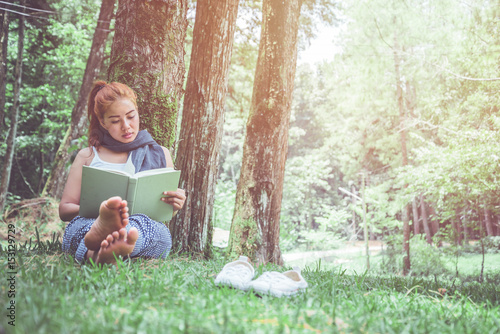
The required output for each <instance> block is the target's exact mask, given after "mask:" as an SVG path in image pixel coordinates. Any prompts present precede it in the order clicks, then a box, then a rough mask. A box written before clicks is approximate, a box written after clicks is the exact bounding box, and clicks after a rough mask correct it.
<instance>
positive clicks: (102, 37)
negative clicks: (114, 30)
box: [42, 0, 115, 199]
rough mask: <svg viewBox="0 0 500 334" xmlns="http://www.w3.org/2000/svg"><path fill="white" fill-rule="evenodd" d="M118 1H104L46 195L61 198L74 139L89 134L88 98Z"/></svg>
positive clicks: (45, 189) (43, 193) (43, 194)
mask: <svg viewBox="0 0 500 334" xmlns="http://www.w3.org/2000/svg"><path fill="white" fill-rule="evenodd" d="M114 7H115V0H103V1H102V4H101V10H100V13H99V19H98V21H97V26H96V29H95V32H94V37H93V40H92V47H91V48H90V54H89V58H88V59H87V66H86V67H85V73H84V74H83V81H82V85H81V87H80V92H79V94H78V101H77V102H76V105H75V107H74V108H73V111H72V113H71V125H70V127H69V128H68V131H67V132H66V135H65V136H64V138H63V140H62V142H61V145H60V146H59V149H58V150H57V153H56V157H55V161H54V166H53V167H52V171H51V173H50V176H49V179H48V180H47V182H46V184H45V188H44V189H43V191H42V196H47V195H48V196H52V197H54V198H58V199H59V198H61V196H62V192H63V190H64V185H65V184H66V178H67V177H68V172H69V170H68V164H69V162H70V158H71V154H70V152H69V149H70V147H71V142H72V141H73V140H75V139H78V138H80V137H81V136H83V135H84V134H85V131H86V129H87V117H86V116H87V112H86V110H87V100H88V96H89V94H90V90H91V89H92V83H93V82H94V81H95V80H96V79H97V76H98V75H99V71H100V69H101V66H102V61H103V59H104V48H105V46H106V40H107V38H108V35H109V25H110V21H111V19H112V17H113V10H114Z"/></svg>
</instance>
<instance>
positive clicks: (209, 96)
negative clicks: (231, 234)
mask: <svg viewBox="0 0 500 334" xmlns="http://www.w3.org/2000/svg"><path fill="white" fill-rule="evenodd" d="M238 3H239V0H218V1H215V0H199V1H198V2H197V3H196V18H195V24H194V30H193V47H192V53H191V61H190V67H189V75H188V79H187V84H186V93H185V98H184V108H183V111H182V123H181V130H180V135H179V148H178V154H177V160H176V164H175V165H176V167H177V168H178V169H180V170H181V173H182V174H181V182H180V183H181V185H180V186H181V188H183V189H185V190H186V191H187V194H188V197H187V200H186V203H185V205H184V208H183V209H182V210H181V211H179V213H178V214H177V216H176V217H175V218H174V220H173V222H172V223H171V227H172V233H173V240H174V248H176V249H179V250H181V251H191V252H196V253H201V252H204V253H205V255H206V256H209V255H210V249H211V247H206V246H207V245H210V244H211V241H212V219H211V218H212V211H213V203H214V192H215V185H216V182H217V176H218V167H219V150H220V146H221V139H222V126H223V123H224V105H225V98H226V92H227V79H228V72H229V64H230V61H231V53H232V49H233V39H234V31H235V26H236V16H237V14H238Z"/></svg>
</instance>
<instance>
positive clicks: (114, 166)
mask: <svg viewBox="0 0 500 334" xmlns="http://www.w3.org/2000/svg"><path fill="white" fill-rule="evenodd" d="M92 150H93V151H94V158H93V159H92V162H91V163H90V166H92V167H99V168H104V169H111V170H117V171H121V172H126V173H129V174H134V173H135V167H134V164H133V163H132V154H129V155H128V159H127V162H125V163H113V162H106V161H103V160H101V158H100V157H99V154H98V153H97V150H96V149H95V147H93V146H92Z"/></svg>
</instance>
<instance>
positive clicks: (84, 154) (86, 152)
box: [75, 147, 94, 166]
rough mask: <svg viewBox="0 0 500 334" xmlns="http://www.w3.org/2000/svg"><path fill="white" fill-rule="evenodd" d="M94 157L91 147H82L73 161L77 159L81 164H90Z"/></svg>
mask: <svg viewBox="0 0 500 334" xmlns="http://www.w3.org/2000/svg"><path fill="white" fill-rule="evenodd" d="M93 158H94V150H93V149H92V147H85V148H82V149H81V150H80V151H79V152H78V154H77V155H76V158H75V162H76V161H77V160H78V161H79V162H80V163H81V164H82V165H87V166H88V165H90V163H91V162H92V159H93Z"/></svg>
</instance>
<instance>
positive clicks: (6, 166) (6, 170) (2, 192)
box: [0, 0, 25, 213]
mask: <svg viewBox="0 0 500 334" xmlns="http://www.w3.org/2000/svg"><path fill="white" fill-rule="evenodd" d="M24 4H25V1H24V0H21V5H22V6H24ZM23 12H24V8H23ZM23 51H24V15H19V33H18V41H17V60H16V67H15V69H14V77H15V81H14V97H13V102H12V108H11V112H10V113H11V114H10V131H9V136H8V137H7V150H6V152H5V160H4V163H3V165H2V175H1V180H2V184H1V185H0V213H3V210H4V208H5V201H6V199H7V192H8V190H9V183H10V173H11V171H12V163H13V161H14V152H15V149H16V136H17V122H18V119H19V96H20V94H21V82H22V72H23Z"/></svg>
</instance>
